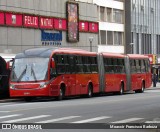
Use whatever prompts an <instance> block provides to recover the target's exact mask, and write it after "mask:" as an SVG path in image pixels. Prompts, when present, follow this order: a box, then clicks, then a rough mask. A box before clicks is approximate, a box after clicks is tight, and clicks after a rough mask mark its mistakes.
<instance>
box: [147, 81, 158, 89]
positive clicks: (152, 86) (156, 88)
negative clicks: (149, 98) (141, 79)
mask: <svg viewBox="0 0 160 132" xmlns="http://www.w3.org/2000/svg"><path fill="white" fill-rule="evenodd" d="M156 89H160V82H158V83H157V84H156V87H153V84H152V86H151V87H150V88H147V90H156Z"/></svg>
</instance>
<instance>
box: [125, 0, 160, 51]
mask: <svg viewBox="0 0 160 132" xmlns="http://www.w3.org/2000/svg"><path fill="white" fill-rule="evenodd" d="M159 12H160V0H125V18H126V20H125V33H126V52H127V53H137V54H160V24H159V23H160V13H159Z"/></svg>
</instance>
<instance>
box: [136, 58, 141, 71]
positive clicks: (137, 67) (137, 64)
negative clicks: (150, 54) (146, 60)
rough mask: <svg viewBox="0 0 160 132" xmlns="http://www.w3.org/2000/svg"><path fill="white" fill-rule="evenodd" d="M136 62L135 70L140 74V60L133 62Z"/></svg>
mask: <svg viewBox="0 0 160 132" xmlns="http://www.w3.org/2000/svg"><path fill="white" fill-rule="evenodd" d="M135 61H136V70H137V73H140V72H141V67H140V64H141V63H140V60H135Z"/></svg>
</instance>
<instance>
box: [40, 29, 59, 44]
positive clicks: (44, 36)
mask: <svg viewBox="0 0 160 132" xmlns="http://www.w3.org/2000/svg"><path fill="white" fill-rule="evenodd" d="M41 41H42V45H61V42H62V31H58V32H55V33H52V32H46V31H44V30H41Z"/></svg>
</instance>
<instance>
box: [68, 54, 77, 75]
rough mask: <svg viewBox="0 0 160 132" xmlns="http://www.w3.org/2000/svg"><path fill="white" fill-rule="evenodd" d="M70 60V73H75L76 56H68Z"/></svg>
mask: <svg viewBox="0 0 160 132" xmlns="http://www.w3.org/2000/svg"><path fill="white" fill-rule="evenodd" d="M68 59H69V70H70V73H75V72H76V68H75V56H68Z"/></svg>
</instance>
